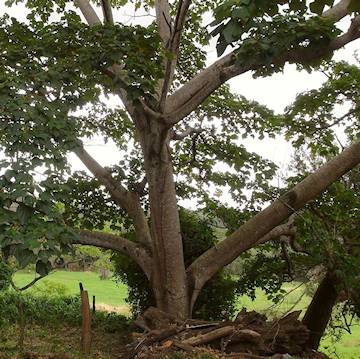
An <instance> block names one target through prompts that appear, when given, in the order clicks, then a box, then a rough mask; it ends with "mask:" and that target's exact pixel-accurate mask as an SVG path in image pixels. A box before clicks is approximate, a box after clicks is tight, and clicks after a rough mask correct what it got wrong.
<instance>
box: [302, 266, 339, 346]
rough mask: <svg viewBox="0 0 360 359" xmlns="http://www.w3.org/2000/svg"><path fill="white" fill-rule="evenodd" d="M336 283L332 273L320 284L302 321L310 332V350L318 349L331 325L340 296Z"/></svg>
mask: <svg viewBox="0 0 360 359" xmlns="http://www.w3.org/2000/svg"><path fill="white" fill-rule="evenodd" d="M336 283H337V280H336V277H335V276H334V275H333V274H332V273H327V274H326V276H325V278H324V279H323V280H322V281H321V282H320V284H319V286H318V288H317V290H316V292H315V295H314V297H313V298H312V300H311V303H310V305H309V307H308V308H307V311H306V313H305V316H304V319H303V320H302V322H303V324H305V325H306V326H307V328H308V329H309V330H310V336H309V339H308V342H307V345H308V347H309V349H314V350H317V349H318V347H319V344H320V340H321V338H322V336H323V335H324V332H325V329H326V327H327V325H328V324H329V321H330V318H331V313H332V310H333V307H334V305H335V304H336V300H337V298H338V295H339V291H338V289H337V288H336Z"/></svg>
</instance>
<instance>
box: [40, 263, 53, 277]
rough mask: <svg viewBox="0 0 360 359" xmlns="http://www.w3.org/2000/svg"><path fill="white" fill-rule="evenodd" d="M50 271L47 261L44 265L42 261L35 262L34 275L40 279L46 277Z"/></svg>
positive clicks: (49, 264)
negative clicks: (36, 274) (39, 276)
mask: <svg viewBox="0 0 360 359" xmlns="http://www.w3.org/2000/svg"><path fill="white" fill-rule="evenodd" d="M50 270H51V263H50V262H49V261H48V262H46V263H44V262H43V261H40V260H39V261H37V262H36V273H38V274H39V275H41V276H42V277H45V276H46V275H48V274H49V272H50Z"/></svg>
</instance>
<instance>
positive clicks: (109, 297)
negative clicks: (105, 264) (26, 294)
mask: <svg viewBox="0 0 360 359" xmlns="http://www.w3.org/2000/svg"><path fill="white" fill-rule="evenodd" d="M32 279H33V274H30V273H24V272H21V273H18V274H17V275H16V277H15V283H16V284H17V285H19V286H22V285H25V284H27V283H28V282H30V281H31V280H32ZM79 282H82V283H83V285H84V287H85V289H87V290H88V291H89V295H90V296H93V295H95V296H96V301H97V303H98V304H100V303H102V304H103V305H104V306H105V307H106V306H110V307H109V308H108V309H111V308H112V307H116V308H120V312H122V313H126V312H128V309H127V306H126V302H125V298H126V295H127V289H126V286H125V285H124V284H121V283H115V282H114V281H113V280H100V278H99V276H98V275H97V274H96V273H89V272H63V271H58V272H55V273H52V274H51V275H49V276H48V277H47V278H46V279H44V280H42V281H40V282H38V283H37V284H36V285H35V287H34V288H31V289H30V290H29V291H30V292H33V293H37V292H40V293H41V292H42V293H43V292H44V291H49V290H52V288H53V289H54V288H56V286H58V285H60V287H61V288H62V290H64V291H66V294H77V293H79ZM284 289H286V290H287V291H288V293H289V294H288V295H287V296H286V297H285V299H284V300H283V301H282V302H281V303H279V304H278V305H276V306H274V305H273V304H272V302H271V301H269V300H268V299H267V298H266V295H265V293H264V292H262V291H260V290H259V291H258V292H257V294H256V300H255V301H252V300H251V299H250V298H249V297H246V296H243V297H241V298H239V302H238V308H239V309H241V308H242V307H245V308H247V310H256V311H259V312H263V313H265V314H266V315H268V316H272V315H279V314H284V313H286V312H288V311H294V310H301V309H302V310H304V309H305V308H306V306H307V305H308V303H309V300H310V298H309V297H308V296H306V295H303V291H304V288H303V287H298V288H297V287H293V286H290V285H288V286H285V287H284ZM322 350H324V352H326V353H327V354H328V355H330V357H331V358H341V359H357V358H360V323H359V325H358V326H354V327H353V330H352V334H348V333H343V335H342V336H341V338H340V339H339V340H338V341H336V342H335V341H334V340H333V339H332V338H331V337H326V338H325V339H324V340H323V342H322ZM334 352H335V353H336V354H334Z"/></svg>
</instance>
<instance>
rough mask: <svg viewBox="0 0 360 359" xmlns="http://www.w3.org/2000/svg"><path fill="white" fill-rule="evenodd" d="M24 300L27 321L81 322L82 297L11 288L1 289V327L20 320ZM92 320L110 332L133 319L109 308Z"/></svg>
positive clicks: (74, 323)
mask: <svg viewBox="0 0 360 359" xmlns="http://www.w3.org/2000/svg"><path fill="white" fill-rule="evenodd" d="M20 302H22V303H23V308H24V314H25V321H26V323H28V324H37V325H48V324H51V325H63V324H68V325H70V326H80V325H81V310H80V306H81V304H80V298H79V297H69V296H50V297H48V296H45V295H31V294H28V293H18V292H15V291H12V290H9V291H4V292H1V293H0V327H1V326H6V325H10V324H14V323H16V322H18V320H19V312H18V305H19V303H20ZM92 323H93V326H94V327H99V326H102V327H104V329H105V330H106V331H108V332H115V331H117V330H119V329H121V330H125V329H126V328H128V327H129V320H128V318H126V317H125V316H122V315H118V314H115V313H106V312H96V313H95V314H93V316H92Z"/></svg>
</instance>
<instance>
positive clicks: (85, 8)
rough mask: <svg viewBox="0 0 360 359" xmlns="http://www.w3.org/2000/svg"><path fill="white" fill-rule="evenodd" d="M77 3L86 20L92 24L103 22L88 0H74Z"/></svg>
mask: <svg viewBox="0 0 360 359" xmlns="http://www.w3.org/2000/svg"><path fill="white" fill-rule="evenodd" d="M74 3H75V5H77V6H78V7H79V9H80V11H81V13H82V14H83V15H84V18H85V20H86V22H87V23H88V24H89V25H90V26H92V25H97V24H101V20H100V19H99V17H98V16H97V14H96V12H95V10H94V8H93V7H92V6H91V4H90V2H89V1H88V0H74Z"/></svg>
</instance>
